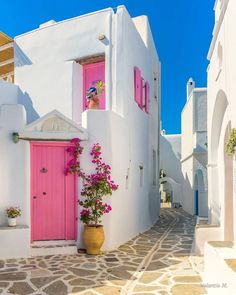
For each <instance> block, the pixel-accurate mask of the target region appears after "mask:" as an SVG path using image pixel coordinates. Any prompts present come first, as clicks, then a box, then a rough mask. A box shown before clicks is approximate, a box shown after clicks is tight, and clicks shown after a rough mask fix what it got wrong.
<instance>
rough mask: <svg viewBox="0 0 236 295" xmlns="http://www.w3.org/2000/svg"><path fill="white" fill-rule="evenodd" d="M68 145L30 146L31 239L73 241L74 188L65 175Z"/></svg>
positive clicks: (74, 237) (74, 221) (75, 211)
mask: <svg viewBox="0 0 236 295" xmlns="http://www.w3.org/2000/svg"><path fill="white" fill-rule="evenodd" d="M68 145H69V144H68V143H58V142H54V143H50V142H32V143H31V235H32V236H31V239H32V241H39V240H40V241H41V240H75V239H76V233H77V200H76V199H77V198H76V194H77V187H76V183H77V181H76V177H75V176H74V175H68V176H65V175H64V169H65V165H66V162H67V161H68V159H67V155H68V153H67V152H66V148H67V147H68Z"/></svg>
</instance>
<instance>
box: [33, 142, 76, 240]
mask: <svg viewBox="0 0 236 295" xmlns="http://www.w3.org/2000/svg"><path fill="white" fill-rule="evenodd" d="M35 146H54V147H55V146H56V147H70V146H73V145H72V144H71V143H70V142H68V141H30V229H31V230H30V239H31V243H32V242H33V241H34V240H33V222H32V219H33V202H32V198H33V194H34V192H33V187H34V183H33V177H32V173H33V165H34V164H33V159H32V155H33V149H34V147H35ZM64 161H65V167H66V163H67V161H68V153H66V150H65V157H64ZM66 186H67V181H66V176H65V189H64V194H66V191H67V190H66ZM74 186H75V187H74V191H75V196H74V210H75V225H74V229H75V232H74V237H75V241H76V240H77V235H78V178H77V175H74ZM65 201H66V197H65ZM65 208H66V202H65ZM65 219H66V211H65ZM65 225H66V221H65ZM65 240H67V227H66V226H65Z"/></svg>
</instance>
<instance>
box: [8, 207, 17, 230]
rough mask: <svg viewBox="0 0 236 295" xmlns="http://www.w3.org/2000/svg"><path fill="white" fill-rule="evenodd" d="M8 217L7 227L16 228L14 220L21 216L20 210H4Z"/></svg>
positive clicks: (10, 208) (13, 208)
mask: <svg viewBox="0 0 236 295" xmlns="http://www.w3.org/2000/svg"><path fill="white" fill-rule="evenodd" d="M6 214H7V217H8V226H16V219H17V217H18V216H21V209H20V208H19V207H8V208H7V209H6Z"/></svg>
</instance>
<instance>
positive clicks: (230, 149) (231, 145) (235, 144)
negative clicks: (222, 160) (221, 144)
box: [225, 128, 236, 156]
mask: <svg viewBox="0 0 236 295" xmlns="http://www.w3.org/2000/svg"><path fill="white" fill-rule="evenodd" d="M235 149H236V128H233V129H232V131H231V133H230V137H229V139H228V141H227V142H226V145H225V150H226V153H227V154H228V155H230V156H231V155H233V154H234V153H235Z"/></svg>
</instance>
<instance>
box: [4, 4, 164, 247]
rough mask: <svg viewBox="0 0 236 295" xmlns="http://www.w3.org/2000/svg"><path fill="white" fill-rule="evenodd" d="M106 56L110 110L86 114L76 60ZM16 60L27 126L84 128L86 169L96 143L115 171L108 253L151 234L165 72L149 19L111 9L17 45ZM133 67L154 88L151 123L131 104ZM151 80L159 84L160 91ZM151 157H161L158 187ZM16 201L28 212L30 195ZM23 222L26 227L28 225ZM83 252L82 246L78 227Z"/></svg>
mask: <svg viewBox="0 0 236 295" xmlns="http://www.w3.org/2000/svg"><path fill="white" fill-rule="evenodd" d="M142 26H143V28H144V29H142V30H141V27H142ZM137 28H138V31H137ZM99 34H105V35H106V37H107V39H106V42H101V41H99V40H98V35H99ZM78 40H79V41H78ZM101 53H104V54H105V62H106V81H105V82H106V96H107V110H106V111H99V110H98V111H92V110H89V111H86V112H84V113H83V114H82V107H81V98H82V96H81V90H82V89H81V86H82V84H81V81H82V71H81V66H80V65H78V64H77V63H76V60H78V59H79V58H82V57H85V56H90V55H96V54H101ZM15 56H16V70H15V81H16V84H17V85H19V87H20V91H19V96H18V102H19V103H21V104H23V105H24V106H25V109H26V115H27V122H28V123H29V122H32V121H34V120H35V119H37V118H39V117H42V116H43V115H45V114H46V113H49V112H51V111H52V110H53V109H57V110H58V111H60V112H61V113H62V114H64V115H65V116H67V117H68V118H71V119H73V120H74V121H76V122H77V123H82V125H83V126H84V127H85V128H87V131H88V133H89V140H88V142H86V143H84V145H85V155H84V158H83V159H82V166H83V168H84V169H85V170H86V169H87V170H90V169H91V166H90V165H89V164H88V160H89V159H88V158H89V154H88V153H89V148H90V147H91V146H92V144H93V143H96V142H99V143H101V145H102V147H103V152H104V160H105V161H106V162H108V163H110V164H111V166H112V168H113V177H114V180H115V181H116V182H117V183H118V184H119V190H118V191H117V192H115V193H114V196H112V198H111V199H110V202H111V204H112V206H113V211H112V213H111V214H110V215H108V216H105V217H104V225H105V231H106V242H105V245H104V249H113V248H115V247H117V246H118V245H120V244H122V243H124V242H125V241H127V240H129V239H131V238H132V237H134V236H135V235H137V234H139V233H140V232H142V231H145V230H146V229H148V228H149V227H150V226H151V225H152V224H153V223H154V222H155V221H156V220H157V218H158V216H159V205H160V204H159V203H160V199H159V192H158V191H159V189H158V185H159V183H158V178H159V132H157V129H159V104H160V87H159V82H160V66H159V60H158V56H157V53H156V50H155V46H154V42H153V39H152V36H151V32H150V30H149V25H148V21H147V18H146V17H141V18H136V19H135V21H133V20H132V18H131V17H130V16H129V14H128V12H127V11H126V9H125V7H124V6H120V7H118V9H117V13H116V14H114V13H113V10H112V9H106V10H104V11H100V12H96V13H92V14H89V15H86V16H81V17H78V18H74V19H71V20H68V21H63V22H60V23H56V24H53V25H51V26H49V27H46V28H40V29H37V30H35V31H32V32H29V33H26V34H23V35H21V36H18V37H16V38H15ZM134 66H138V67H139V68H140V69H141V71H142V75H143V77H144V79H145V81H149V83H150V89H151V91H150V99H151V100H150V110H151V111H150V115H147V114H146V113H145V112H143V111H141V110H140V109H139V108H138V106H137V105H136V103H135V102H134ZM154 73H155V74H154ZM77 75H78V76H77ZM154 76H156V77H157V79H158V81H157V82H155V83H154ZM77 77H78V80H77ZM154 85H155V86H154ZM154 87H156V90H155V91H154ZM154 96H156V98H155V97H154ZM109 110H110V111H109ZM111 110H112V111H111ZM16 131H18V130H16ZM26 145H27V143H26ZM17 147H18V148H19V145H17ZM26 149H27V147H26ZM153 151H155V152H156V154H157V162H156V171H155V172H156V179H155V181H154V179H153V178H154V171H153ZM27 157H29V153H27V155H26V158H27ZM27 159H28V158H27ZM140 166H142V167H143V180H142V184H141V183H140ZM23 170H24V173H26V175H28V176H27V177H28V178H27V180H26V181H25V182H21V183H20V184H21V185H23V184H24V186H25V189H27V190H29V186H30V185H29V168H27V167H25V168H23ZM24 173H23V174H24ZM154 182H155V184H154ZM80 188H81V186H80ZM6 198H9V194H8V195H7V197H6ZM19 198H21V199H22V200H24V198H28V199H27V200H26V201H25V202H26V203H27V204H28V200H29V191H28V192H27V193H24V192H21V193H20V191H19ZM108 201H109V199H108ZM23 209H24V208H23ZM26 212H28V211H26ZM28 213H29V212H28ZM28 213H27V214H28ZM23 221H24V222H25V223H26V224H29V219H27V220H23ZM78 244H79V246H82V241H81V224H80V226H79V240H78Z"/></svg>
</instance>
